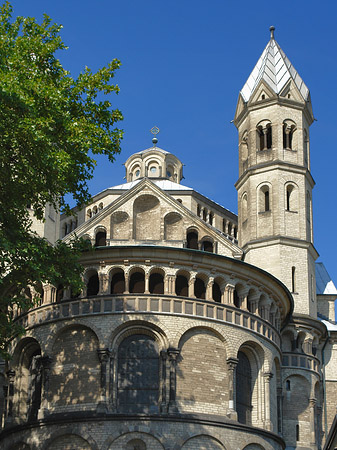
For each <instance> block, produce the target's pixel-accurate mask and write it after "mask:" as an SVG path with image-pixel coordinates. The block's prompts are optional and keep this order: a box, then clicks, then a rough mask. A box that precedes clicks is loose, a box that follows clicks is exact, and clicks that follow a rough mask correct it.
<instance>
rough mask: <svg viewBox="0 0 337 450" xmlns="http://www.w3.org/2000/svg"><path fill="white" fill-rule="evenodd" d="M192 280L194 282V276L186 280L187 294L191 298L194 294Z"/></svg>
mask: <svg viewBox="0 0 337 450" xmlns="http://www.w3.org/2000/svg"><path fill="white" fill-rule="evenodd" d="M194 282H195V278H190V280H189V282H188V296H189V297H191V298H195V295H194Z"/></svg>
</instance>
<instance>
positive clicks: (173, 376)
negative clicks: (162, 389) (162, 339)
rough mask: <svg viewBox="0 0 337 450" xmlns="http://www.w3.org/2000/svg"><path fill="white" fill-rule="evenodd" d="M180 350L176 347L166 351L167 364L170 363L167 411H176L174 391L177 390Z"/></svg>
mask: <svg viewBox="0 0 337 450" xmlns="http://www.w3.org/2000/svg"><path fill="white" fill-rule="evenodd" d="M179 353H180V350H179V349H177V348H169V349H168V351H167V354H168V358H169V364H170V392H169V405H168V412H170V413H175V412H178V408H177V404H176V391H177V357H178V355H179Z"/></svg>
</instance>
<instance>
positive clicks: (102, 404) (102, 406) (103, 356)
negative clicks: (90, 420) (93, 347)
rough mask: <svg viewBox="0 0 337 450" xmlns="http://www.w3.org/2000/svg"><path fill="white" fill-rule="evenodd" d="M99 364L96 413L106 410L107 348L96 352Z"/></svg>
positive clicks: (108, 356) (108, 352)
mask: <svg viewBox="0 0 337 450" xmlns="http://www.w3.org/2000/svg"><path fill="white" fill-rule="evenodd" d="M97 354H98V358H99V362H100V363H101V395H100V401H99V404H98V406H97V411H99V412H105V411H106V410H107V397H108V396H107V390H108V384H107V380H108V363H109V358H110V350H109V349H108V348H103V349H98V350H97Z"/></svg>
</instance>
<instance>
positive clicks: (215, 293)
mask: <svg viewBox="0 0 337 450" xmlns="http://www.w3.org/2000/svg"><path fill="white" fill-rule="evenodd" d="M212 297H213V300H214V301H215V302H218V303H221V290H220V286H219V285H218V283H216V282H214V283H213V286H212Z"/></svg>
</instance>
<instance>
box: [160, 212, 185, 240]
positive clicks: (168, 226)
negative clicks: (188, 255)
mask: <svg viewBox="0 0 337 450" xmlns="http://www.w3.org/2000/svg"><path fill="white" fill-rule="evenodd" d="M181 225H182V217H181V215H180V214H177V213H175V212H172V213H168V214H167V215H166V216H165V218H164V234H165V239H166V240H168V241H174V240H181V239H183V235H182V230H183V229H182V226H181Z"/></svg>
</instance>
